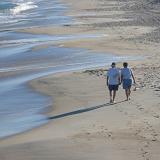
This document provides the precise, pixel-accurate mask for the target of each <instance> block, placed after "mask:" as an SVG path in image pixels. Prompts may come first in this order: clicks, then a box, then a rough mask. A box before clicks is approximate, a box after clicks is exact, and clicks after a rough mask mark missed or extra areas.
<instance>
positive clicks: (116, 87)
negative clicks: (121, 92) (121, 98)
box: [108, 84, 119, 91]
mask: <svg viewBox="0 0 160 160" xmlns="http://www.w3.org/2000/svg"><path fill="white" fill-rule="evenodd" d="M118 87H119V85H118V84H117V85H109V86H108V89H109V90H110V91H118Z"/></svg>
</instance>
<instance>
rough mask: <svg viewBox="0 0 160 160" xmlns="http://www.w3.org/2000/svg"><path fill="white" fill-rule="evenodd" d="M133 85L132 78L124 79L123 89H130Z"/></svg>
mask: <svg viewBox="0 0 160 160" xmlns="http://www.w3.org/2000/svg"><path fill="white" fill-rule="evenodd" d="M131 86H132V80H131V79H124V80H123V89H129V88H131Z"/></svg>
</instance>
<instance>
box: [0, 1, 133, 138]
mask: <svg viewBox="0 0 160 160" xmlns="http://www.w3.org/2000/svg"><path fill="white" fill-rule="evenodd" d="M67 9H69V8H68V6H66V5H64V4H62V3H60V2H59V1H58V0H3V1H0V88H1V89H0V138H4V137H7V136H11V135H14V134H17V133H21V132H24V131H26V130H29V129H32V128H34V127H38V126H40V125H42V124H46V123H47V122H48V118H47V117H46V116H44V115H43V113H44V111H46V110H47V107H48V106H49V105H50V103H51V99H50V97H47V96H45V95H42V94H40V93H37V92H36V91H34V90H32V89H31V88H30V87H29V85H28V82H29V81H31V80H33V79H35V78H39V77H43V76H46V75H49V74H54V73H59V72H67V71H75V70H79V69H86V68H93V67H100V66H105V65H109V64H110V63H111V62H112V61H122V60H126V59H132V58H131V57H116V56H113V55H112V54H106V53H105V54H104V53H98V54H97V53H92V52H91V51H89V50H84V49H75V48H64V47H63V46H56V45H53V44H54V42H57V41H61V40H70V39H73V40H74V39H77V38H93V37H101V36H107V35H99V34H97V35H86V34H84V35H79V36H75V35H54V36H49V35H33V34H26V33H18V32H16V29H20V28H26V27H39V26H51V25H57V26H61V25H66V24H70V23H74V20H73V19H72V17H67V16H65V15H64V12H65V11H66V10H67ZM42 45H47V46H48V47H44V48H43V47H41V46H42Z"/></svg>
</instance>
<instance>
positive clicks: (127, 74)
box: [121, 68, 132, 79]
mask: <svg viewBox="0 0 160 160" xmlns="http://www.w3.org/2000/svg"><path fill="white" fill-rule="evenodd" d="M121 75H122V76H123V79H132V71H131V69H130V68H122V69H121Z"/></svg>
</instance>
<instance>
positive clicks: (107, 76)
mask: <svg viewBox="0 0 160 160" xmlns="http://www.w3.org/2000/svg"><path fill="white" fill-rule="evenodd" d="M108 79H109V77H108V76H107V86H108Z"/></svg>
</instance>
